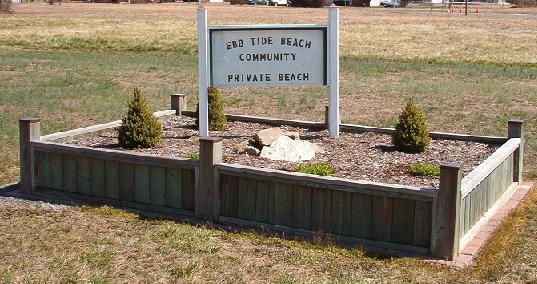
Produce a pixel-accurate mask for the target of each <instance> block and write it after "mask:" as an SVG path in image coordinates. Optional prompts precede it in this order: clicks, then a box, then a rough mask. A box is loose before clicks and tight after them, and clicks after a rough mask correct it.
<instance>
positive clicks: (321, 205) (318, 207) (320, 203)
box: [311, 188, 332, 233]
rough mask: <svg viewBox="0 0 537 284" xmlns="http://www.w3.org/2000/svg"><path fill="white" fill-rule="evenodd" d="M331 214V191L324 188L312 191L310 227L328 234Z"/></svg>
mask: <svg viewBox="0 0 537 284" xmlns="http://www.w3.org/2000/svg"><path fill="white" fill-rule="evenodd" d="M331 214H332V191H331V190H328V189H324V188H313V189H312V200H311V225H312V228H313V230H315V231H318V232H323V233H329V232H330V230H331V229H332V226H331V224H330V222H331V219H332V217H331Z"/></svg>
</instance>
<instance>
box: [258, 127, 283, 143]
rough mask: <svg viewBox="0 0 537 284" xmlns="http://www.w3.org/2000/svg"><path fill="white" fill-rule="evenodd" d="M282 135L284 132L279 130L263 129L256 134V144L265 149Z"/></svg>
mask: <svg viewBox="0 0 537 284" xmlns="http://www.w3.org/2000/svg"><path fill="white" fill-rule="evenodd" d="M281 135H282V130H281V129H279V128H268V129H263V130H261V131H259V132H257V133H256V134H254V140H255V142H256V143H257V144H258V145H259V146H261V147H263V146H269V145H271V144H272V143H273V142H274V141H275V140H276V139H277V138H278V137H280V136H281Z"/></svg>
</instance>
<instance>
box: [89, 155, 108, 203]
mask: <svg viewBox="0 0 537 284" xmlns="http://www.w3.org/2000/svg"><path fill="white" fill-rule="evenodd" d="M90 176H91V195H93V196H98V197H104V196H105V194H104V190H105V179H106V174H105V165H104V160H98V159H91V160H90Z"/></svg>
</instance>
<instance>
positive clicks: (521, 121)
mask: <svg viewBox="0 0 537 284" xmlns="http://www.w3.org/2000/svg"><path fill="white" fill-rule="evenodd" d="M507 123H509V124H524V120H523V119H509V121H508V122H507Z"/></svg>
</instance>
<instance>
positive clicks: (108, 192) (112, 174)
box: [104, 161, 121, 199]
mask: <svg viewBox="0 0 537 284" xmlns="http://www.w3.org/2000/svg"><path fill="white" fill-rule="evenodd" d="M104 167H105V169H106V174H105V185H104V187H105V190H104V195H105V197H106V198H110V199H119V188H120V186H119V184H120V183H119V181H120V179H121V177H120V174H119V163H118V162H115V161H106V162H105V163H104Z"/></svg>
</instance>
